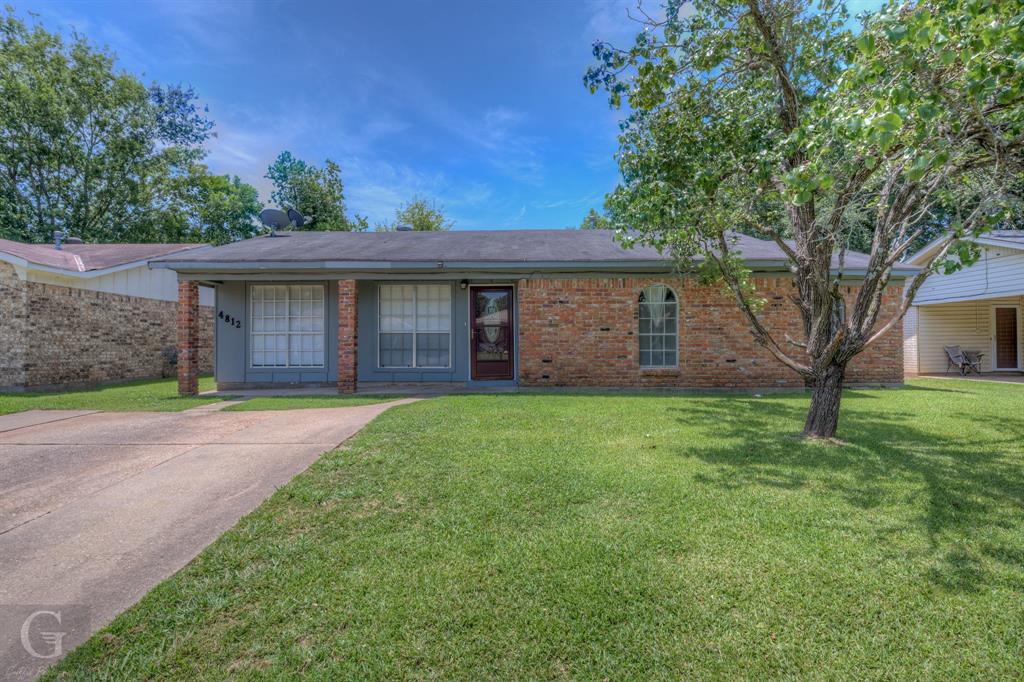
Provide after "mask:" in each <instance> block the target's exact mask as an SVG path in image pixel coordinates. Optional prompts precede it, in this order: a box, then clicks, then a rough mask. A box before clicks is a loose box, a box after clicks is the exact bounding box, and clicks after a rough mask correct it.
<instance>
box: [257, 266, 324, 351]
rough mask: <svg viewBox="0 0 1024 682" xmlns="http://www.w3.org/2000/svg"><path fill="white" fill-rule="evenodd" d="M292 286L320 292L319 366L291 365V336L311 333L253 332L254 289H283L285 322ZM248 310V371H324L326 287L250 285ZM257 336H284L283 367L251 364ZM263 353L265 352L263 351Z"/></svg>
mask: <svg viewBox="0 0 1024 682" xmlns="http://www.w3.org/2000/svg"><path fill="white" fill-rule="evenodd" d="M293 286H302V287H310V288H314V289H315V288H319V289H320V292H321V296H322V298H321V299H320V300H321V301H323V309H322V310H321V315H322V317H323V320H322V324H321V327H322V329H321V330H320V339H321V348H322V349H323V351H322V357H321V360H320V364H319V365H293V364H291V338H292V336H293V335H294V336H311V335H312V333H311V332H308V331H294V332H293V331H292V330H291V329H286V330H284V331H283V332H282V331H276V330H275V331H273V332H268V331H262V332H257V331H254V330H253V320H254V319H255V317H256V316H255V315H254V314H253V304H254V302H255V298H256V297H255V296H254V295H253V292H254V291H255V289H256V288H257V287H284V290H285V319H286V320H287V319H290V317H291V312H290V311H291V289H290V287H293ZM248 308H249V324H248V331H249V337H248V340H247V344H246V346H247V349H248V352H247V353H246V354H247V355H248V356H249V357H248V363H247V364H248V366H249V369H256V370H263V369H266V370H281V369H324V368H325V367H326V366H327V290H326V287H325V286H324V285H323V284H309V283H307V282H283V283H270V282H267V283H260V284H250V285H249V304H248ZM289 326H290V325H289ZM314 333H315V332H314ZM257 334H258V335H261V336H280V335H281V334H284V335H285V336H287V337H288V350H286V351H285V364H283V365H256V364H253V361H252V354H253V352H254V348H253V337H254V336H255V335H257ZM264 352H266V351H264Z"/></svg>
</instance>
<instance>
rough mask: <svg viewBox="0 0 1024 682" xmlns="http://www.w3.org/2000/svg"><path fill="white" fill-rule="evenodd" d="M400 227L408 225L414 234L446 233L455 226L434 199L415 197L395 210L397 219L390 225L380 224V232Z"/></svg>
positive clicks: (378, 226) (378, 229) (391, 230)
mask: <svg viewBox="0 0 1024 682" xmlns="http://www.w3.org/2000/svg"><path fill="white" fill-rule="evenodd" d="M399 225H408V226H409V227H411V228H412V230H413V232H446V231H448V230H450V229H452V226H454V225H455V221H454V220H449V219H448V218H446V217H445V215H444V207H443V206H439V205H438V203H437V202H436V201H434V200H433V199H427V198H426V197H420V196H417V197H413V198H412V199H411V200H410V201H407V202H405V203H404V204H402V205H401V206H399V207H398V208H396V209H395V219H394V220H393V221H391V222H390V223H379V224H378V225H377V227H376V229H377V231H378V232H393V231H395V230H397V229H398V226H399Z"/></svg>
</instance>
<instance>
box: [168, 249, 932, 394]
mask: <svg viewBox="0 0 1024 682" xmlns="http://www.w3.org/2000/svg"><path fill="white" fill-rule="evenodd" d="M737 248H738V249H739V250H740V251H741V252H742V253H743V255H744V257H745V258H746V260H747V262H748V264H749V265H750V267H751V268H752V269H753V271H754V273H755V279H756V285H757V288H758V290H759V291H760V293H761V295H762V296H764V297H766V298H767V301H768V303H767V305H766V306H765V309H764V311H763V313H762V315H763V317H764V319H765V321H766V323H767V325H768V326H769V327H770V328H771V329H773V330H774V331H775V332H777V333H778V334H779V338H782V334H783V333H786V332H788V333H789V334H790V335H791V336H792V337H794V338H799V337H800V336H802V334H801V332H800V328H801V325H800V322H799V315H798V312H797V310H796V308H795V306H794V305H793V304H792V303H791V302H790V300H789V298H790V297H791V295H792V293H793V284H792V278H791V276H790V275H789V272H788V269H787V263H786V259H785V257H784V255H783V253H782V252H781V250H780V249H779V248H778V246H777V245H775V244H774V243H772V242H768V241H763V240H759V239H753V238H751V237H745V236H741V237H739V241H738V243H737ZM866 263H867V256H865V255H863V254H848V255H847V258H846V270H845V277H846V278H847V282H848V284H847V287H846V294H847V295H853V293H854V292H855V291H856V288H857V284H858V276H862V275H863V268H864V266H865V265H866ZM150 266H151V267H154V268H160V269H163V268H166V269H170V270H174V271H176V272H177V274H178V278H179V306H180V312H179V324H180V325H181V328H180V329H179V333H178V338H179V341H180V343H181V344H182V346H181V348H180V349H179V357H180V358H182V359H185V358H189V359H190V360H189V362H180V363H179V365H178V368H179V389H180V391H181V393H183V394H189V393H194V392H195V391H196V377H197V375H198V372H199V369H198V368H197V367H196V366H195V357H196V354H195V349H194V345H193V344H194V343H195V339H196V338H198V336H199V335H198V333H197V325H198V322H199V320H200V319H201V315H200V314H199V313H198V310H199V309H198V307H197V306H198V299H197V286H198V285H199V284H205V285H209V286H212V287H214V288H215V290H216V316H217V320H216V334H215V345H216V362H215V365H216V379H217V385H218V387H220V388H221V389H227V390H231V389H237V388H248V387H261V386H268V385H269V386H280V385H325V384H326V385H336V386H337V387H338V389H339V390H340V391H343V392H351V391H355V390H356V387H357V386H358V387H360V388H366V389H372V388H375V387H376V388H382V387H385V386H386V385H388V384H393V383H420V382H423V383H435V382H443V383H446V384H453V383H454V384H461V385H466V386H474V387H476V386H489V385H490V386H493V385H510V386H511V385H518V386H521V387H545V386H570V387H584V386H593V387H623V388H645V387H652V388H654V387H658V388H701V389H728V388H761V387H764V388H778V387H781V388H790V387H802V386H803V381H802V379H801V378H800V377H799V376H798V375H797V374H795V373H794V372H792V371H791V370H790V369H788V368H786V367H785V366H783V365H782V364H781V363H779V362H778V361H777V360H776V359H775V358H773V357H772V356H771V355H770V354H769V353H768V351H766V350H765V349H763V348H761V347H760V346H758V345H757V344H756V343H755V342H754V340H753V338H752V336H751V334H750V333H749V331H748V329H747V326H746V324H745V322H744V320H743V318H742V316H741V313H740V311H739V310H738V308H737V307H736V305H735V303H734V301H733V300H732V299H731V298H730V296H729V295H728V293H727V292H725V291H724V289H723V287H722V286H721V285H717V286H701V285H699V284H698V283H697V282H696V281H695V280H694V279H693V278H690V277H683V276H679V275H678V274H676V272H675V271H674V268H673V265H672V263H671V262H669V261H668V260H667V259H666V258H665V257H664V256H662V255H660V254H659V253H658V252H657V251H656V250H654V249H651V248H635V249H624V248H623V247H622V246H620V245H619V244H618V243H617V242H616V241H615V239H614V235H613V233H611V232H610V231H604V230H508V231H459V232H381V233H354V232H284V233H279V234H278V235H277V236H276V237H271V236H268V237H259V238H255V239H249V240H246V241H241V242H236V243H233V244H228V245H225V246H220V247H215V248H210V249H204V250H202V251H194V252H183V253H175V254H171V255H169V256H164V257H162V258H159V259H155V260H154V261H152V262H151V263H150ZM858 268H860V269H859V270H858ZM911 272H912V271H904V270H898V271H896V272H895V273H894V275H893V277H892V284H891V285H890V286H889V289H888V291H887V292H886V295H885V298H884V310H883V316H885V315H888V314H892V313H893V312H894V311H895V309H896V308H897V306H898V305H899V303H900V299H901V288H902V286H903V280H904V279H905V277H906V275H908V274H910V273H911ZM848 380H849V381H850V382H851V383H859V384H876V385H877V384H888V385H891V384H899V383H901V382H902V380H903V344H902V329H901V328H900V326H899V325H897V326H896V327H895V328H894V329H893V330H892V331H891V332H890V333H889V334H888V335H887V336H886V337H885V338H884V339H881V340H880V341H879V342H878V343H876V344H875V345H874V346H872V347H871V348H870V349H869V350H867V351H866V352H865V353H863V354H862V355H861V356H859V357H858V358H856V359H855V360H854V362H853V363H852V365H851V368H850V371H849V373H848Z"/></svg>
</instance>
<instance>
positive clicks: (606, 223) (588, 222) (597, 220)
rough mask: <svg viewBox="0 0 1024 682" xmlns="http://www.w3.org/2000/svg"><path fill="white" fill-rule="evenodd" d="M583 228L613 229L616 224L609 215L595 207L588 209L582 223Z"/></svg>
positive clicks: (581, 227)
mask: <svg viewBox="0 0 1024 682" xmlns="http://www.w3.org/2000/svg"><path fill="white" fill-rule="evenodd" d="M580 229H581V230H612V229H615V226H614V225H613V224H612V221H611V219H610V218H608V216H606V215H602V214H601V213H598V212H597V211H596V210H595V209H593V208H592V209H590V210H589V211H587V215H585V216H583V222H581V223H580Z"/></svg>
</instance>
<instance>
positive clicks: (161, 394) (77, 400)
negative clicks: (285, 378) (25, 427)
mask: <svg viewBox="0 0 1024 682" xmlns="http://www.w3.org/2000/svg"><path fill="white" fill-rule="evenodd" d="M214 388H215V385H214V381H213V378H212V377H201V378H200V379H199V390H200V391H209V390H213V389H214ZM220 400H223V398H199V397H195V398H179V397H178V382H177V380H176V379H155V380H145V381H133V382H130V383H126V384H112V385H110V386H102V387H100V388H91V389H85V390H81V391H67V392H63V393H0V414H10V413H11V412H22V411H23V410H109V411H117V412H178V411H181V410H187V409H188V408H190V407H198V406H200V405H206V404H209V403H215V402H218V401H220Z"/></svg>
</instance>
